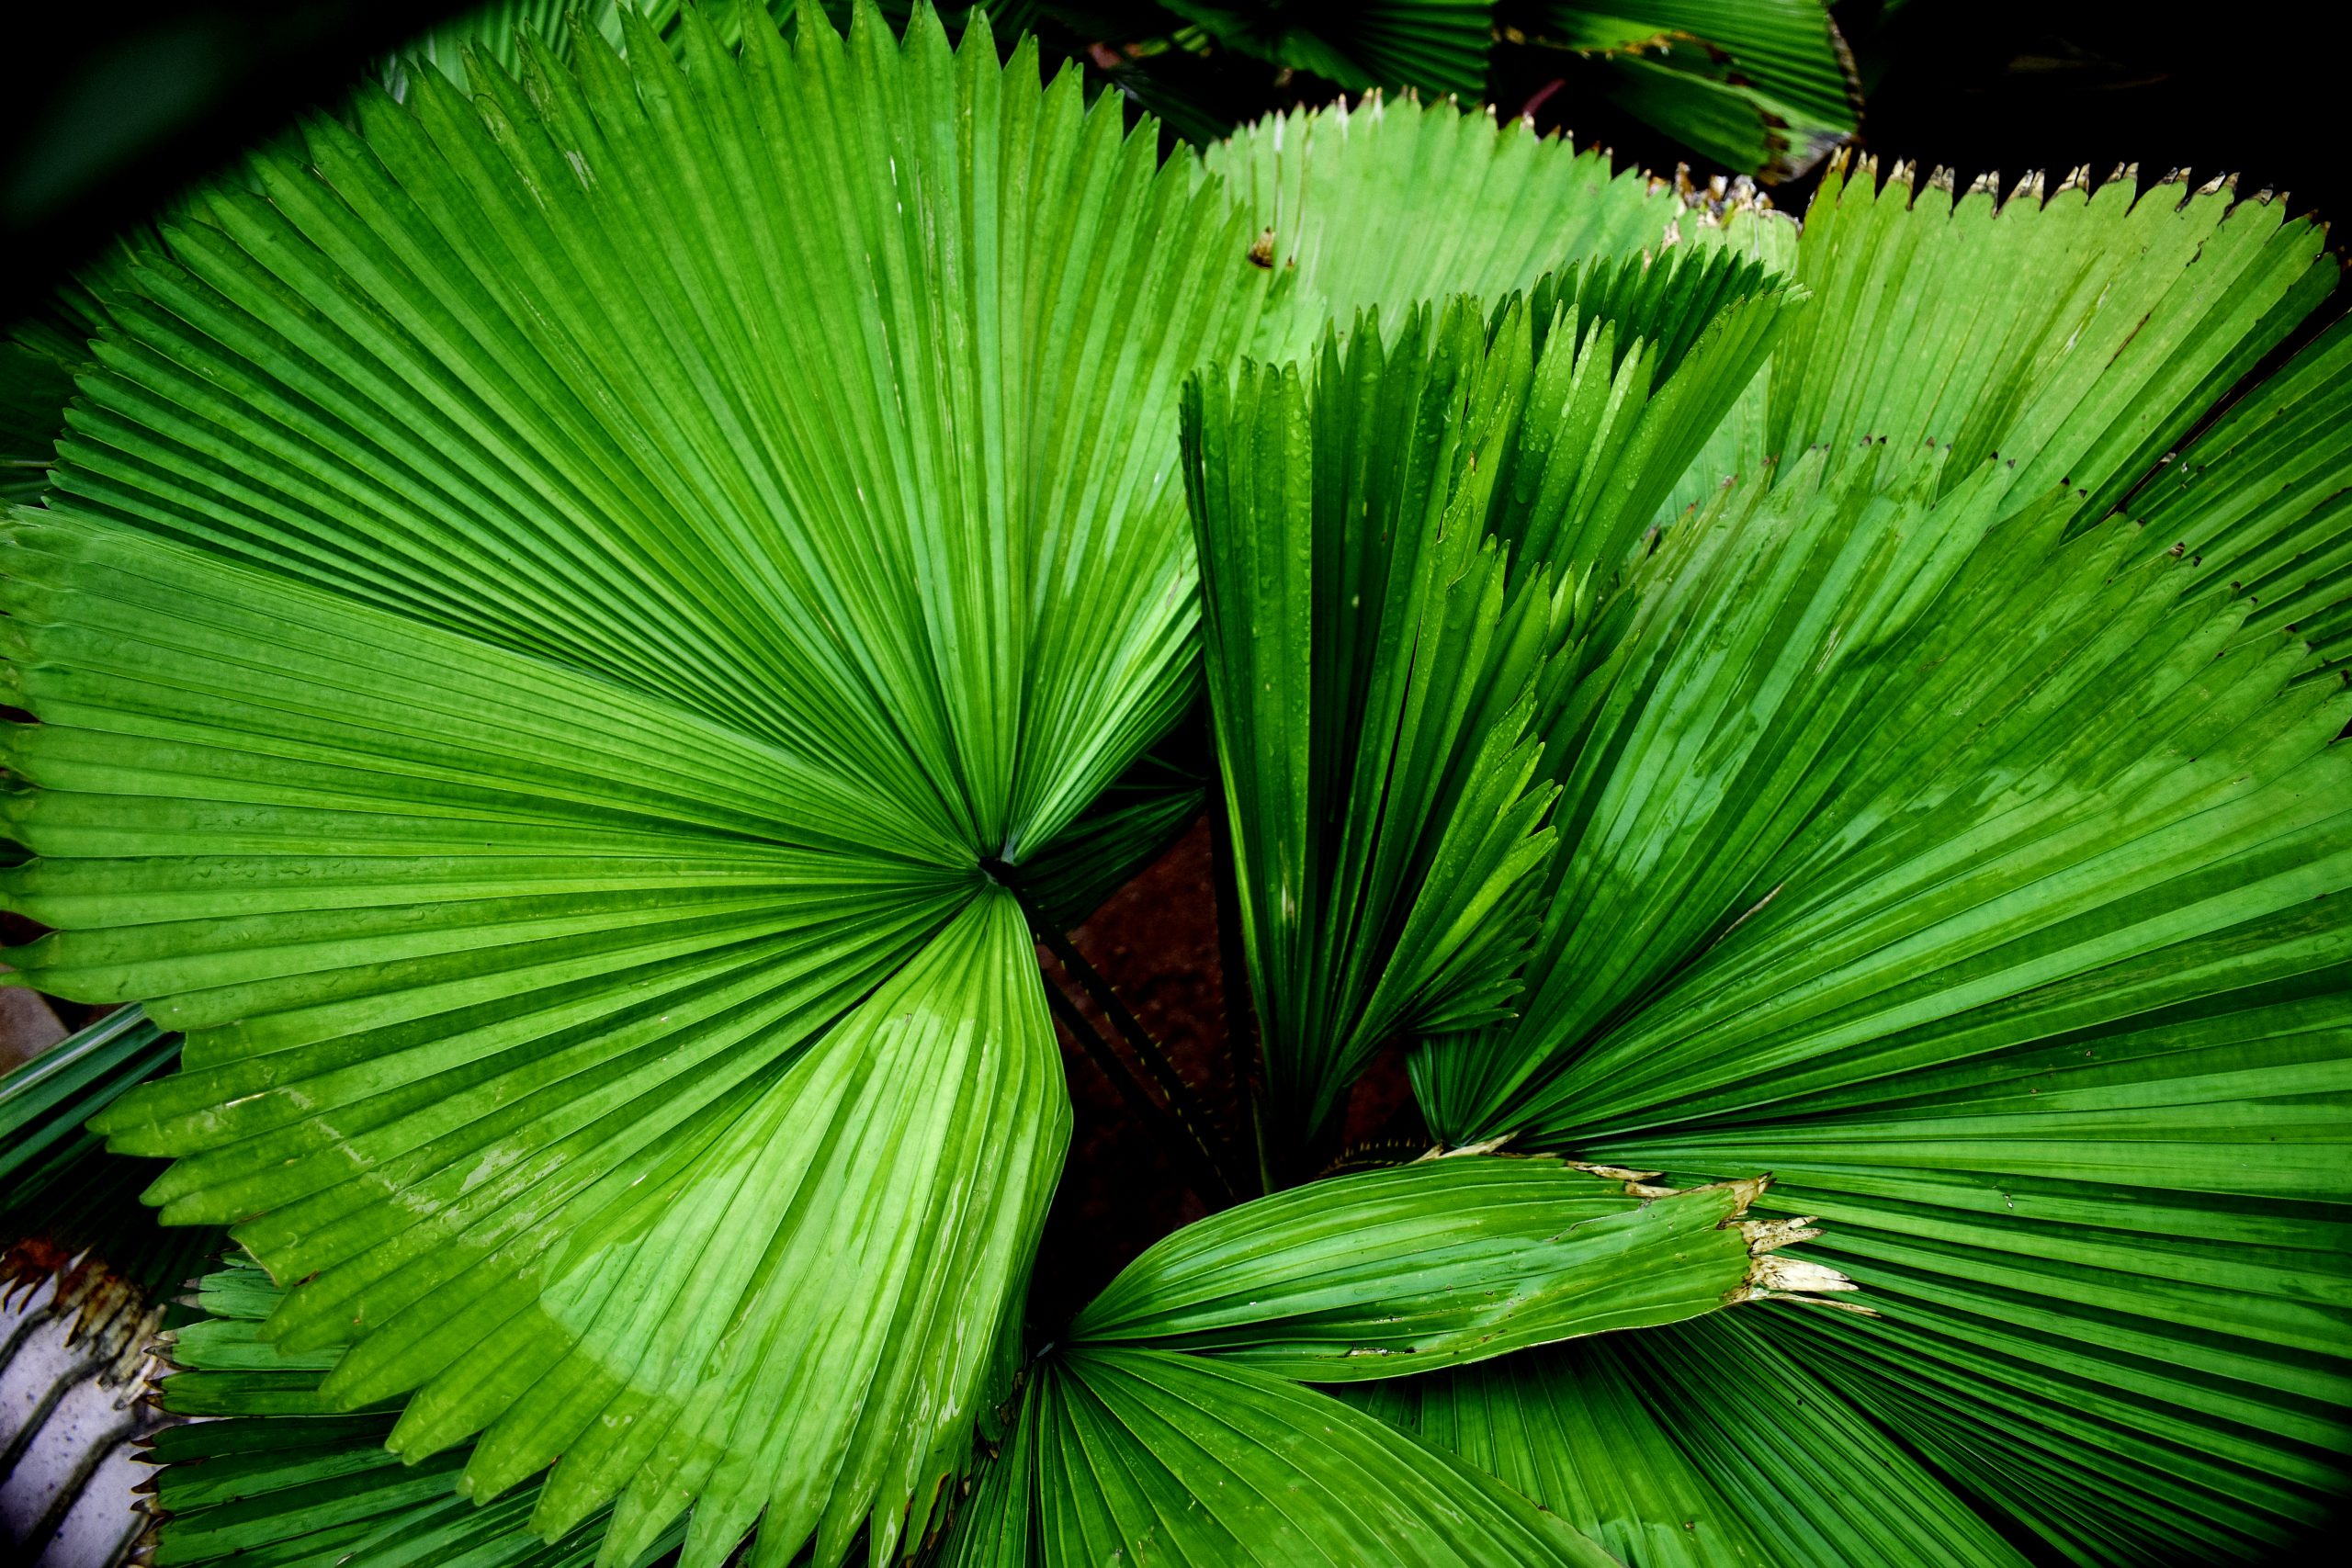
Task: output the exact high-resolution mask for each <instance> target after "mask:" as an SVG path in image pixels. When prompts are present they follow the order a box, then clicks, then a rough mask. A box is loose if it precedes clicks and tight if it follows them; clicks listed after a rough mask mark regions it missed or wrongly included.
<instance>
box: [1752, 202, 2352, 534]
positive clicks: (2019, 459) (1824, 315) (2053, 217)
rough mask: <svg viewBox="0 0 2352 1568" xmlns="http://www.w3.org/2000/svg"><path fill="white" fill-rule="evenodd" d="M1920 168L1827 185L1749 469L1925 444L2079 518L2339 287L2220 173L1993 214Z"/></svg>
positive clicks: (1808, 229)
mask: <svg viewBox="0 0 2352 1568" xmlns="http://www.w3.org/2000/svg"><path fill="white" fill-rule="evenodd" d="M1916 173H1917V172H1916V170H1913V169H1911V168H1909V167H1908V166H1907V165H1898V166H1896V167H1895V168H1894V169H1893V170H1892V171H1891V172H1890V173H1889V174H1888V175H1887V177H1886V178H1885V179H1884V180H1883V181H1881V180H1879V179H1878V178H1877V177H1876V175H1877V174H1878V169H1877V164H1876V161H1875V160H1872V159H1865V160H1863V161H1862V163H1861V164H1860V169H1859V170H1858V171H1857V170H1850V169H1849V167H1848V166H1847V164H1846V163H1845V161H1844V160H1843V159H1842V158H1841V159H1840V160H1839V161H1838V162H1837V163H1834V164H1832V166H1831V168H1830V170H1829V172H1828V173H1827V174H1826V175H1824V177H1823V179H1822V184H1821V189H1820V192H1819V194H1818V195H1817V196H1816V197H1815V198H1814V201H1813V204H1812V206H1811V207H1809V208H1808V209H1806V213H1805V222H1804V238H1803V239H1802V241H1801V242H1800V243H1799V246H1798V251H1797V266H1796V276H1797V279H1798V281H1800V282H1802V283H1803V284H1804V285H1805V286H1806V287H1807V288H1811V289H1812V290H1813V294H1814V299H1815V308H1814V309H1813V310H1811V311H1810V312H1808V313H1807V315H1806V316H1805V318H1804V320H1803V321H1799V322H1798V323H1797V325H1796V327H1795V328H1794V329H1793V330H1792V332H1791V333H1790V334H1789V338H1788V341H1787V342H1786V343H1785V344H1783V345H1782V346H1781V350H1780V352H1779V353H1777V354H1776V355H1774V357H1773V364H1772V381H1771V416H1770V434H1769V435H1768V437H1767V440H1766V443H1765V445H1764V446H1763V447H1762V448H1761V450H1760V451H1759V452H1758V454H1757V455H1758V456H1759V457H1760V456H1762V455H1764V454H1778V455H1781V456H1783V457H1789V456H1792V455H1793V454H1796V453H1798V452H1801V451H1803V450H1804V448H1806V447H1807V446H1812V445H1814V444H1815V443H1826V444H1827V445H1828V446H1831V447H1833V448H1836V449H1839V450H1843V449H1846V448H1848V447H1849V446H1851V445H1852V444H1854V443H1856V442H1859V441H1861V440H1864V439H1882V440H1883V441H1885V442H1886V444H1887V446H1888V447H1889V448H1890V449H1891V450H1893V451H1895V452H1909V451H1912V450H1915V449H1917V446H1919V445H1920V444H1921V443H1922V442H1928V441H1933V442H1935V443H1937V444H1938V445H1939V446H1942V447H1945V448H1948V449H1950V450H1951V453H1952V454H1953V457H1954V461H1953V463H1952V464H1951V467H1950V468H1948V469H1947V470H1946V474H1947V477H1946V479H1945V480H1944V481H1943V482H1944V483H1945V484H1947V485H1952V484H1957V483H1959V482H1960V481H1961V480H1962V479H1965V478H1966V477H1968V476H1969V475H1970V474H1972V473H1973V472H1974V470H1975V468H1976V466H1977V465H1978V464H1980V463H1984V462H1985V461H1987V460H1997V463H1998V465H1999V468H1998V472H1999V475H2000V478H2001V479H2002V481H2003V483H2005V484H2006V485H2007V486H2008V487H2009V489H2010V492H2011V493H2012V494H2013V495H2014V497H2015V498H2016V499H2015V501H2014V502H2012V503H2011V504H2012V505H2013V506H2023V505H2025V504H2027V503H2028V502H2032V501H2034V500H2037V499H2039V498H2041V496H2042V495H2044V494H2046V493H2048V492H2050V491H2054V490H2059V489H2064V490H2066V491H2071V492H2073V495H2074V498H2075V499H2074V502H2073V506H2074V515H2075V517H2077V518H2078V519H2079V520H2080V521H2081V522H2082V523H2083V524H2085V525H2087V524H2089V523H2091V522H2093V521H2095V520H2097V519H2098V518H2100V517H2103V516H2105V515H2106V514H2107V513H2108V512H2109V510H2110V509H2111V508H2112V507H2114V506H2115V505H2116V504H2117V503H2118V502H2120V501H2121V500H2122V498H2123V497H2124V496H2125V495H2126V494H2127V493H2128V492H2129V491H2131V489H2132V487H2134V486H2135V485H2137V484H2138V483H2139V482H2140V481H2141V480H2142V479H2143V478H2144V477H2145V476H2146V475H2148V474H2149V473H2150V472H2151V471H2153V470H2154V468H2155V467H2156V465H2157V463H2158V462H2159V461H2160V460H2161V459H2162V458H2163V457H2165V454H2166V453H2167V452H2169V451H2170V450H2171V449H2172V448H2173V447H2174V446H2176V445H2177V444H2178V443H2179V441H2180V440H2181V438H2182V437H2183V436H2185V435H2187V434H2188V433H2189V431H2190V430H2191V429H2192V428H2193V426H2194V425H2195V424H2196V423H2197V421H2198V420H2199V417H2200V416H2202V415H2203V414H2204V413H2205V412H2207V411H2208V410H2209V409H2210V408H2211V406H2212V404H2213V402H2214V400H2216V399H2218V398H2219V397H2221V396H2222V393H2223V392H2225V391H2227V390H2228V389H2229V388H2230V387H2231V386H2232V385H2233V384H2234V383H2236V382H2237V381H2238V380H2239V379H2240V378H2243V377H2244V376H2245V375H2246V374H2247V373H2248V372H2250V371H2252V370H2253V369H2254V368H2255V367H2256V365H2257V364H2258V363H2259V362H2260V361H2261V359H2262V357H2263V355H2265V354H2267V353H2268V352H2269V351H2270V350H2271V349H2272V348H2273V347H2274V346H2276V345H2277V344H2278V343H2279V342H2280V341H2281V340H2282V339H2283V338H2284V337H2285V336H2286V335H2287V333H2289V332H2290V330H2291V329H2292V328H2293V327H2294V325H2295V323H2296V322H2298V321H2301V319H2302V318H2303V317H2304V316H2305V315H2307V314H2309V313H2310V311H2311V310H2312V308H2313V307H2315V306H2316V305H2317V304H2318V303H2319V302H2320V301H2321V300H2322V299H2325V298H2326V297H2327V294H2328V291H2329V290H2330V289H2332V288H2334V287H2335V278H2336V275H2337V270H2338V269H2337V265H2336V263H2335V259H2334V258H2333V257H2331V256H2328V255H2326V254H2324V251H2323V231H2322V230H2321V228H2320V226H2319V225H2318V224H2316V223H2314V222H2312V220H2309V219H2307V218H2306V219H2296V220H2288V218H2287V216H2286V212H2285V209H2284V208H2283V206H2282V204H2280V203H2278V202H2276V201H2272V200H2268V199H2267V198H2256V199H2255V200H2251V201H2239V200H2236V199H2235V192H2234V189H2233V182H2232V181H2229V180H2215V181H2212V182H2211V183H2209V184H2208V185H2206V186H2200V187H2198V188H2196V189H2194V190H2192V189H2190V188H2189V187H2188V186H2187V185H2186V184H2185V183H2183V181H2182V179H2181V177H2180V175H2178V174H2177V173H2176V174H2175V175H2171V176H2168V177H2167V178H2166V179H2165V180H2164V181H2161V182H2159V183H2157V184H2155V185H2154V186H2151V187H2150V188H2149V189H2147V190H2146V191H2145V192H2144V193H2143V192H2141V191H2140V190H2139V188H2138V186H2137V181H2136V175H2135V171H2130V170H2119V171H2118V172H2117V175H2116V176H2115V177H2113V178H2110V179H2109V180H2108V181H2106V182H2105V183H2104V184H2101V185H2099V186H2097V187H2096V188H2094V187H2093V186H2092V185H2091V182H2090V179H2089V174H2088V171H2087V170H2077V171H2075V173H2074V174H2073V175H2069V176H2067V177H2066V178H2065V179H2064V180H2062V181H2061V182H2060V183H2059V185H2058V186H2057V188H2056V189H2054V190H2052V189H2049V188H2048V187H2047V186H2046V183H2045V181H2044V179H2043V177H2042V176H2041V175H2038V174H2037V175H2030V176H2029V177H2028V178H2026V179H2025V180H2023V181H2020V182H2019V184H2018V188H2017V190H2016V191H2015V192H2013V193H2012V195H2011V196H2010V197H2009V199H2008V200H2007V201H2006V202H2004V201H2001V200H1999V199H1998V192H1997V191H1996V189H1995V188H1993V186H1992V185H1991V184H1990V183H1989V178H1988V180H1987V181H1985V182H1980V183H1979V184H1978V185H1976V186H1972V187H1971V188H1970V189H1969V190H1967V191H1966V192H1964V193H1955V192H1954V191H1953V190H1952V188H1951V177H1950V176H1949V175H1942V174H1939V175H1935V176H1933V177H1931V178H1929V179H1928V180H1926V181H1924V182H1922V181H1919V180H1918V179H1917V177H1916ZM2266 195H2267V193H2266Z"/></svg>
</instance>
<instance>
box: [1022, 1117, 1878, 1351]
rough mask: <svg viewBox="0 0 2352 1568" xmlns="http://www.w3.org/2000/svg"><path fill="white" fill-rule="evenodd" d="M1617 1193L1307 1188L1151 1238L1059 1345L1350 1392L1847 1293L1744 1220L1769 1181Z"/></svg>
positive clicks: (1517, 1175)
mask: <svg viewBox="0 0 2352 1568" xmlns="http://www.w3.org/2000/svg"><path fill="white" fill-rule="evenodd" d="M1626 1178H1627V1173H1625V1172H1623V1171H1619V1172H1614V1173H1611V1174H1608V1175H1603V1174H1601V1173H1600V1172H1596V1171H1591V1170H1586V1169H1582V1168H1577V1167H1575V1166H1570V1165H1566V1164H1563V1163H1561V1162H1560V1161H1558V1160H1556V1159H1552V1158H1544V1157H1538V1158H1534V1159H1512V1158H1493V1157H1485V1158H1481V1157H1476V1156H1453V1157H1448V1158H1442V1159H1425V1160H1420V1161H1417V1162H1415V1163H1413V1164H1410V1165H1403V1166H1397V1167H1394V1168H1389V1169H1386V1170H1378V1171H1369V1172H1366V1173H1364V1174H1363V1175H1359V1176H1345V1177H1339V1178H1335V1179H1330V1180H1326V1181H1314V1182H1309V1183H1307V1184H1306V1186H1304V1187H1296V1188H1293V1189H1291V1190H1289V1191H1286V1192H1282V1193H1277V1194H1275V1195H1274V1196H1272V1197H1268V1198H1261V1199H1259V1200H1257V1201H1254V1202H1250V1203H1244V1204H1242V1205H1241V1206H1240V1207H1238V1208H1235V1209H1228V1210H1227V1211H1225V1212H1224V1213H1221V1214H1216V1215H1213V1216H1212V1217H1210V1218H1208V1219H1206V1220H1203V1221H1201V1222H1199V1223H1198V1224H1192V1225H1188V1226H1186V1227H1185V1228H1184V1229H1183V1230H1181V1231H1179V1232H1177V1233H1176V1234H1175V1235H1172V1236H1170V1237H1169V1238H1168V1239H1166V1240H1165V1241H1162V1242H1160V1243H1159V1245H1157V1246H1155V1247H1152V1248H1151V1249H1150V1250H1149V1251H1148V1252H1146V1253H1145V1254H1144V1255H1143V1256H1142V1257H1141V1258H1137V1259H1136V1261H1135V1262H1133V1263H1131V1264H1129V1265H1128V1266H1127V1268H1126V1269H1125V1272H1123V1273H1122V1274H1120V1276H1119V1277H1118V1279H1116V1280H1113V1281H1112V1283H1111V1285H1110V1286H1109V1288H1107V1289H1106V1290H1104V1291H1103V1293H1102V1294H1101V1295H1099V1296H1097V1297H1096V1298H1095V1299H1094V1300H1093V1301H1092V1302H1091V1303H1089V1304H1088V1305H1087V1307H1086V1309H1085V1310H1084V1311H1083V1312H1080V1314H1078V1317H1077V1319H1076V1320H1075V1321H1074V1322H1072V1323H1071V1325H1069V1331H1068V1334H1067V1335H1066V1336H1065V1337H1066V1339H1067V1341H1068V1342H1069V1344H1071V1345H1073V1346H1080V1347H1094V1346H1128V1345H1133V1346H1144V1347H1149V1348H1156V1349H1169V1350H1185V1351H1191V1352H1193V1353H1195V1354H1198V1355H1204V1356H1214V1357H1216V1358H1217V1359H1219V1360H1221V1361H1229V1362H1238V1363H1242V1364H1246V1365H1249V1366H1251V1367H1255V1368H1257V1369H1259V1370H1260V1371H1269V1372H1273V1373H1276V1374H1278V1375H1280V1376H1283V1377H1288V1378H1296V1379H1299V1380H1301V1381H1302V1382H1359V1381H1363V1380H1367V1379H1374V1378H1395V1377H1405V1376H1408V1375H1410V1374H1413V1373H1418V1372H1424V1371H1433V1370H1435V1369H1437V1368H1442V1367H1448V1366H1455V1365H1459V1364H1462V1363H1464V1362H1467V1361H1478V1360H1485V1359H1489V1358H1492V1357H1495V1356H1499V1355H1503V1354H1505V1353H1507V1352H1510V1351H1512V1350H1517V1349H1521V1348H1525V1347H1527V1346H1531V1345H1544V1344H1549V1343H1552V1342H1554V1341H1555V1340H1561V1339H1568V1338H1573V1337H1578V1336H1582V1335H1589V1334H1599V1333H1602V1332H1605V1331H1608V1330H1611V1329H1625V1328H1644V1327H1650V1326H1654V1325H1658V1324H1665V1323H1676V1322H1680V1321H1682V1320H1683V1319H1686V1318H1691V1317H1696V1316H1699V1315H1702V1314H1706V1313H1710V1312H1714V1311H1717V1310H1719V1309H1721V1308H1724V1307H1726V1306H1733V1305H1736V1304H1738V1303H1741V1302H1745V1301H1754V1300H1758V1299H1761V1298H1764V1297H1766V1296H1778V1295H1809V1294H1810V1292H1819V1291H1825V1290H1828V1291H1842V1290H1846V1289H1849V1286H1848V1285H1847V1284H1846V1283H1845V1281H1844V1280H1842V1279H1841V1278H1840V1277H1839V1276H1838V1275H1837V1274H1836V1273H1834V1272H1833V1271H1831V1270H1828V1269H1822V1268H1820V1267H1819V1266H1817V1265H1800V1264H1797V1263H1794V1262H1792V1260H1790V1259H1788V1258H1783V1257H1781V1256H1779V1249H1780V1248H1781V1247H1783V1246H1786V1245H1788V1244H1789V1243H1791V1242H1792V1241H1803V1240H1807V1239H1810V1236H1811V1234H1812V1233H1811V1232H1809V1231H1805V1230H1804V1229H1803V1228H1802V1227H1797V1226H1790V1225H1785V1224H1783V1225H1779V1226H1765V1225H1758V1224H1752V1223H1749V1222H1747V1219H1746V1215H1747V1206H1748V1204H1749V1203H1751V1202H1752V1201H1755V1198H1756V1195H1757V1194H1758V1192H1760V1191H1761V1190H1763V1189H1764V1187H1765V1185H1766V1183H1765V1182H1764V1181H1763V1180H1761V1179H1758V1180H1750V1181H1730V1182H1724V1183H1720V1184H1718V1185H1715V1186H1712V1187H1702V1188H1697V1189H1693V1190H1688V1191H1680V1192H1677V1191H1671V1190H1667V1189H1663V1188H1654V1187H1650V1186H1646V1185H1644V1184H1642V1183H1640V1182H1638V1181H1629V1180H1628V1179H1626Z"/></svg>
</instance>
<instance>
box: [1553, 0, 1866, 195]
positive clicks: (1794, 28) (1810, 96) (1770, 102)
mask: <svg viewBox="0 0 2352 1568" xmlns="http://www.w3.org/2000/svg"><path fill="white" fill-rule="evenodd" d="M1543 18H1544V31H1543V33H1542V35H1541V36H1542V37H1543V38H1544V41H1546V42H1552V43H1556V44H1559V45H1561V46H1563V47H1566V48H1568V49H1573V50H1577V51H1581V52H1585V53H1589V54H1592V55H1596V56H1598V57H1600V59H1601V60H1603V61H1604V62H1606V63H1607V66H1608V67H1609V70H1608V74H1607V76H1606V77H1605V78H1604V80H1605V81H1606V84H1607V85H1606V88H1605V89H1604V90H1605V91H1606V92H1607V93H1608V96H1609V97H1610V98H1611V101H1613V102H1615V103H1616V104H1617V105H1618V106H1619V107H1622V108H1623V109H1625V110H1626V111H1628V112H1629V113H1632V114H1634V115H1637V116H1639V117H1640V118H1643V119H1645V120H1647V121H1649V122H1650V123H1651V124H1653V125H1655V126H1657V128H1658V129H1659V130H1663V131H1665V132H1666V133H1667V134H1668V135H1669V136H1671V137H1673V138H1674V139H1675V140H1677V141H1680V142H1682V143H1683V144H1684V145H1685V146H1688V147H1690V148H1691V149H1693V150H1694V151H1696V152H1699V153H1700V154H1701V155H1702V157H1704V158H1706V159H1707V160H1708V161H1710V162H1712V163H1714V164H1721V165H1723V166H1724V167H1725V168H1728V169H1731V170H1733V171H1735V172H1737V173H1741V174H1751V175H1760V176H1762V177H1764V178H1765V179H1768V180H1782V179H1788V178H1791V177H1792V176H1794V175H1800V174H1803V173H1804V172H1805V171H1806V170H1808V169H1810V168H1812V167H1813V166H1814V165H1815V164H1817V163H1819V162H1820V161H1821V159H1822V157H1823V156H1824V155H1825V154H1826V153H1827V152H1829V150H1830V149H1831V148H1833V147H1835V146H1837V145H1838V143H1840V142H1842V141H1845V140H1846V139H1847V138H1849V137H1850V136H1852V135H1853V133H1854V131H1855V130H1856V128H1857V126H1858V125H1859V123H1860V114H1859V112H1858V110H1859V105H1860V94H1859V93H1858V92H1857V91H1856V89H1855V85H1854V82H1853V80H1852V76H1853V66H1852V63H1851V62H1850V61H1849V59H1848V58H1847V54H1846V46H1845V41H1844V40H1843V39H1840V38H1839V37H1838V28H1837V24H1836V23H1835V22H1833V21H1832V20H1831V19H1830V17H1829V7H1828V6H1827V5H1826V3H1825V0H1600V3H1599V4H1583V3H1578V4H1566V5H1562V4H1555V5H1550V6H1544V8H1543Z"/></svg>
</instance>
